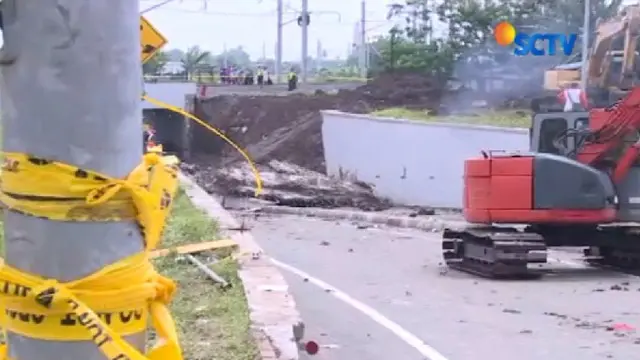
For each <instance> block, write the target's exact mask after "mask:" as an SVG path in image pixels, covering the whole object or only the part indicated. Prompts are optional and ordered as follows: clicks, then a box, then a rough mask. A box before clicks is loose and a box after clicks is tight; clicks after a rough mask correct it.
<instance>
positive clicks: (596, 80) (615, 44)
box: [532, 4, 640, 112]
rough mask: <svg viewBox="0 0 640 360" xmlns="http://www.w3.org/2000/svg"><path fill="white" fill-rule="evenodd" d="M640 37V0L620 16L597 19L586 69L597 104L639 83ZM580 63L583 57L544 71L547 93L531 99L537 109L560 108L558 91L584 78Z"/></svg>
mask: <svg viewBox="0 0 640 360" xmlns="http://www.w3.org/2000/svg"><path fill="white" fill-rule="evenodd" d="M639 38H640V5H639V4H636V5H629V6H627V7H625V8H624V9H623V10H622V11H621V12H620V13H619V14H618V15H617V16H615V17H613V18H610V19H603V20H602V21H599V22H598V23H597V25H596V31H595V37H594V39H593V41H592V44H591V47H590V49H589V53H588V54H587V71H586V75H587V79H586V85H587V87H586V90H587V95H588V97H589V100H590V102H591V103H592V104H593V105H594V106H596V107H606V106H609V105H610V104H612V103H614V102H615V101H617V100H619V99H620V98H622V97H623V96H624V95H625V94H626V93H627V92H628V91H629V90H630V89H631V88H633V87H634V86H635V85H637V84H638V83H639V81H640V53H639V52H638V51H637V48H638V39H639ZM577 55H578V56H580V57H581V56H582V54H577ZM578 56H576V58H577V57H578ZM576 60H577V59H576ZM581 66H582V64H581V61H577V62H573V63H572V62H570V63H568V64H563V65H559V66H556V67H555V68H553V69H550V70H547V71H545V76H544V86H543V87H544V89H545V95H543V96H540V97H539V98H537V99H535V100H534V101H533V102H532V108H533V109H534V111H535V112H541V111H545V110H546V111H555V110H558V106H559V105H558V103H557V100H556V96H555V95H556V94H557V92H558V91H559V90H560V89H562V88H563V87H565V86H567V85H568V84H571V83H575V82H580V81H581Z"/></svg>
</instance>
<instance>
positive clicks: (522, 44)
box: [493, 21, 578, 56]
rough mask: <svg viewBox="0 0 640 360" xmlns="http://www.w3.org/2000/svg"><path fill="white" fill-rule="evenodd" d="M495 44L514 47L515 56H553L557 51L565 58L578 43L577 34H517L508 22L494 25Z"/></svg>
mask: <svg viewBox="0 0 640 360" xmlns="http://www.w3.org/2000/svg"><path fill="white" fill-rule="evenodd" d="M493 35H494V36H495V38H496V42H497V43H498V44H499V45H501V46H510V45H511V44H513V45H515V49H514V50H513V54H514V55H516V56H525V55H529V54H531V55H533V56H554V55H556V54H557V53H558V52H559V51H562V53H563V54H564V55H565V56H569V55H571V53H573V48H574V47H575V46H576V41H578V35H577V34H559V33H531V34H525V33H523V32H519V31H517V30H516V28H515V27H514V26H513V25H512V24H511V23H510V22H508V21H503V22H501V23H499V24H498V25H496V27H495V29H494V30H493Z"/></svg>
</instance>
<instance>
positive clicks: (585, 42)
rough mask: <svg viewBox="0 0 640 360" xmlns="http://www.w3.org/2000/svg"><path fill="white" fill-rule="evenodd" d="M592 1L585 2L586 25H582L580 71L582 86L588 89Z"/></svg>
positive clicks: (585, 0) (586, 0)
mask: <svg viewBox="0 0 640 360" xmlns="http://www.w3.org/2000/svg"><path fill="white" fill-rule="evenodd" d="M590 17H591V1H590V0H584V24H583V25H582V68H581V69H580V70H581V71H580V85H581V88H582V89H583V90H586V89H587V77H588V71H589V70H588V68H587V67H588V66H589V60H588V59H589V24H590V23H591V19H590Z"/></svg>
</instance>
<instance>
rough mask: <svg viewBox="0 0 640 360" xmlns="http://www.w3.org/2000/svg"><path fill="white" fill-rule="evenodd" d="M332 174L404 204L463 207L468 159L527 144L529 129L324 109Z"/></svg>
mask: <svg viewBox="0 0 640 360" xmlns="http://www.w3.org/2000/svg"><path fill="white" fill-rule="evenodd" d="M322 119H323V121H322V141H323V144H324V154H325V161H326V166H327V174H328V175H331V176H336V177H341V178H348V179H352V180H353V179H357V180H360V181H364V182H367V183H370V184H372V185H374V186H375V190H376V193H377V194H379V195H380V196H384V197H387V198H389V199H391V200H392V201H393V202H395V203H397V204H401V205H418V206H429V207H438V208H461V207H462V190H463V178H462V177H463V169H464V160H465V159H467V158H470V157H476V156H480V151H482V150H507V151H513V150H521V151H526V150H527V149H528V148H529V130H528V129H520V128H501V127H493V126H481V125H470V124H451V123H446V124H445V123H427V122H423V121H412V120H404V119H393V118H383V117H376V116H370V115H358V114H348V113H343V112H339V111H335V110H326V111H323V112H322Z"/></svg>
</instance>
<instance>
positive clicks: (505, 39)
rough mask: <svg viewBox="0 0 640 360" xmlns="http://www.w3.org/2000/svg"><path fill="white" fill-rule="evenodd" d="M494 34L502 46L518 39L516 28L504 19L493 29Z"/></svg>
mask: <svg viewBox="0 0 640 360" xmlns="http://www.w3.org/2000/svg"><path fill="white" fill-rule="evenodd" d="M493 36H494V37H495V38H496V42H497V43H498V45H500V46H509V45H511V44H513V41H514V40H515V39H516V28H515V27H514V26H513V25H511V23H510V22H508V21H502V22H500V23H498V25H496V27H495V29H493Z"/></svg>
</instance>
